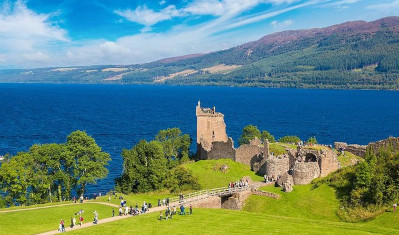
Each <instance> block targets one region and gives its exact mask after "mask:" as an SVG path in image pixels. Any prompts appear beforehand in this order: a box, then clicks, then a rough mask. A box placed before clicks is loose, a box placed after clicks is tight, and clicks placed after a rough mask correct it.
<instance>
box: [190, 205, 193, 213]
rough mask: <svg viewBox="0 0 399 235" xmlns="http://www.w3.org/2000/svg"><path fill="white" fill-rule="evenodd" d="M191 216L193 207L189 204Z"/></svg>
mask: <svg viewBox="0 0 399 235" xmlns="http://www.w3.org/2000/svg"><path fill="white" fill-rule="evenodd" d="M192 214H193V206H192V205H191V204H190V215H192Z"/></svg>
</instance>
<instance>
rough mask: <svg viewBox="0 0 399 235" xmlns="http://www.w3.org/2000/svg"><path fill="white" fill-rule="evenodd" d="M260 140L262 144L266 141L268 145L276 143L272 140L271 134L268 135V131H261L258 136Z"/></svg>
mask: <svg viewBox="0 0 399 235" xmlns="http://www.w3.org/2000/svg"><path fill="white" fill-rule="evenodd" d="M260 139H261V140H262V142H265V141H266V140H268V141H269V142H270V143H274V142H276V139H274V136H273V135H272V134H270V132H268V131H262V133H261V135H260Z"/></svg>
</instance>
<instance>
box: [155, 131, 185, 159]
mask: <svg viewBox="0 0 399 235" xmlns="http://www.w3.org/2000/svg"><path fill="white" fill-rule="evenodd" d="M155 139H156V140H157V141H159V142H160V143H161V144H162V148H163V152H164V156H165V157H166V158H167V159H168V160H170V159H171V158H172V157H175V158H176V159H177V160H181V159H182V157H183V156H188V155H189V148H190V146H191V142H192V140H191V138H190V136H189V135H188V134H184V135H182V132H181V130H180V129H179V128H168V129H166V130H160V131H159V132H158V134H157V135H156V136H155Z"/></svg>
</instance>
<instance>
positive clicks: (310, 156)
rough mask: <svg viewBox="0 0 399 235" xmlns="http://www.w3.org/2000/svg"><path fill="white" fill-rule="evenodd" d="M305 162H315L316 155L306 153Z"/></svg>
mask: <svg viewBox="0 0 399 235" xmlns="http://www.w3.org/2000/svg"><path fill="white" fill-rule="evenodd" d="M305 162H317V157H316V155H314V154H313V153H306V155H305Z"/></svg>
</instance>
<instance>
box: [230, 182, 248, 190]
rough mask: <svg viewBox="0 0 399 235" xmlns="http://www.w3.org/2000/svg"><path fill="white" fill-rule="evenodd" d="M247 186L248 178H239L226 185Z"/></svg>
mask: <svg viewBox="0 0 399 235" xmlns="http://www.w3.org/2000/svg"><path fill="white" fill-rule="evenodd" d="M247 186H248V180H246V181H243V180H239V181H236V182H230V183H229V185H228V187H229V188H242V187H247Z"/></svg>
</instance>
